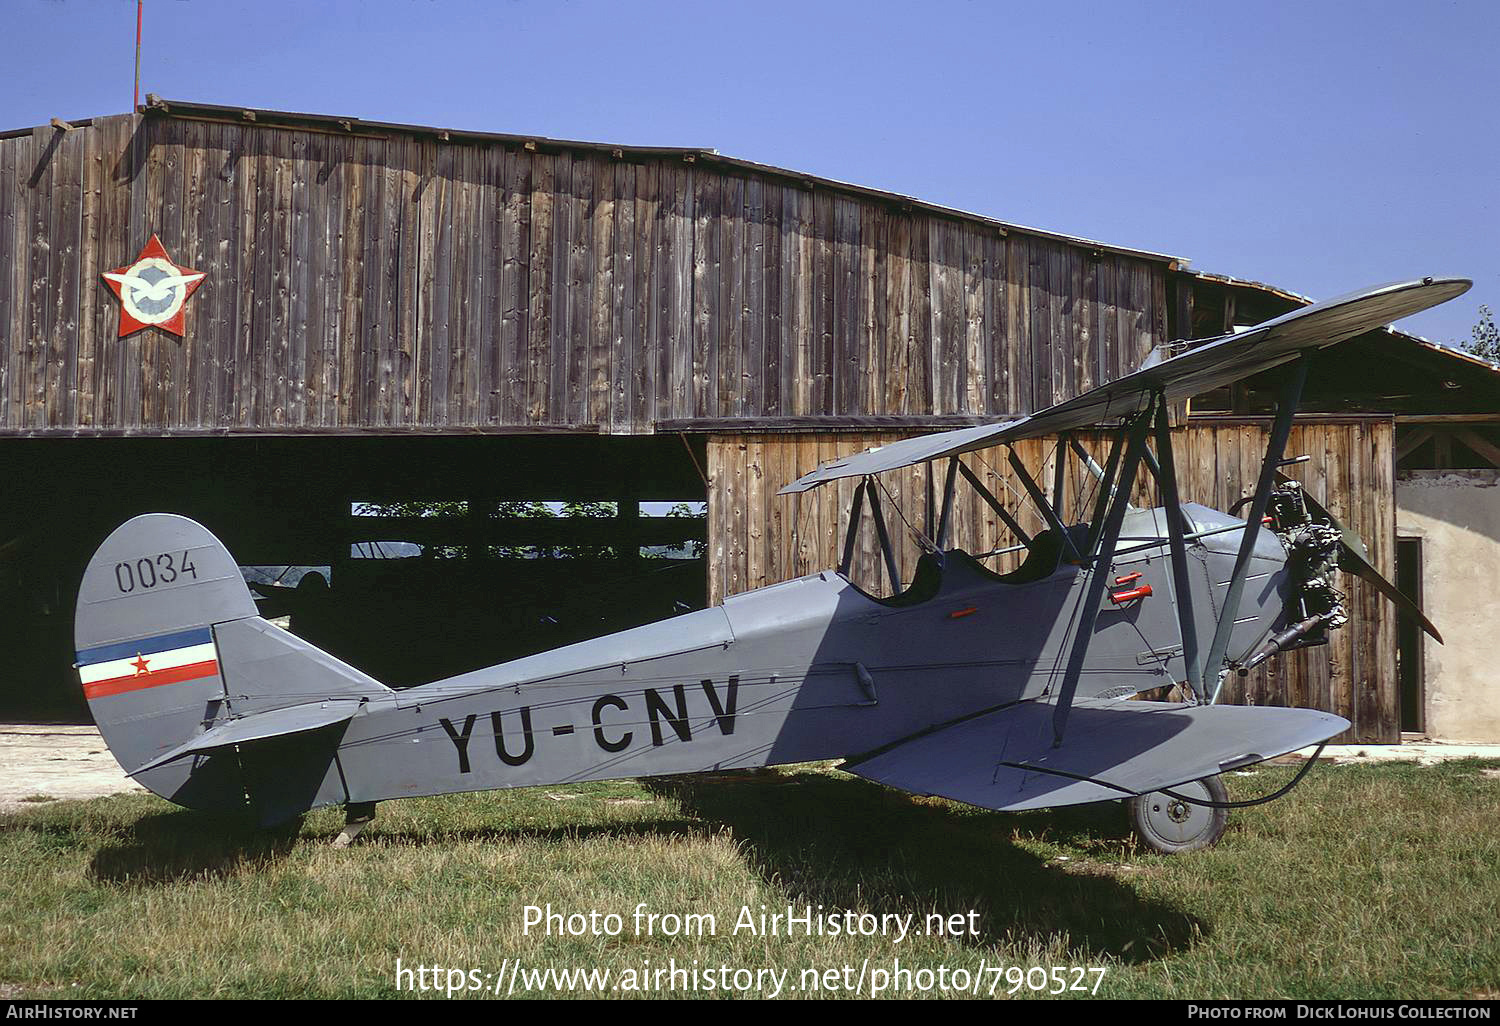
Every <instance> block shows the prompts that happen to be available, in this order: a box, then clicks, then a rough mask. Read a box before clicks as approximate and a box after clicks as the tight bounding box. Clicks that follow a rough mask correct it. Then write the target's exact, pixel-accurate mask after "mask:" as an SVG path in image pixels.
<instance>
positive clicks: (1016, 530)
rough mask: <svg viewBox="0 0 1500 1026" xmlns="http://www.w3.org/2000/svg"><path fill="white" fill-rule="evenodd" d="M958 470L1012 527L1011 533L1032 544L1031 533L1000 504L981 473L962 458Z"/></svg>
mask: <svg viewBox="0 0 1500 1026" xmlns="http://www.w3.org/2000/svg"><path fill="white" fill-rule="evenodd" d="M958 472H959V473H960V474H962V475H963V476H964V480H965V481H968V482H969V484H970V485H972V486H973V488H974V490H975V491H976V492H978V493H979V497H980V498H981V499H983V500H984V501H985V502H986V503H987V504H988V505H989V507H990V509H992V510H994V511H995V515H996V516H997V517H999V518H1000V520H1001V522H1003V523H1004V524H1005V526H1006V527H1007V528H1009V529H1010V533H1011V534H1013V535H1015V536H1016V537H1017V538H1018V539H1020V542H1021V544H1022V545H1030V544H1031V535H1029V534H1027V533H1026V532H1025V531H1023V530H1021V525H1020V524H1019V523H1017V522H1016V518H1015V517H1013V516H1011V515H1010V510H1008V509H1006V508H1005V507H1004V506H1002V505H1000V500H999V499H997V498H995V496H994V493H992V492H991V491H990V490H989V489H988V488H986V487H985V486H984V482H983V481H981V480H979V475H977V474H975V473H974V471H972V470H970V469H969V465H968V464H967V463H964V462H963V461H962V460H960V461H959V463H958Z"/></svg>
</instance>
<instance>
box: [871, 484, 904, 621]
mask: <svg viewBox="0 0 1500 1026" xmlns="http://www.w3.org/2000/svg"><path fill="white" fill-rule="evenodd" d="M865 483H866V484H868V485H869V486H870V487H869V488H867V489H865V490H866V492H868V493H869V496H870V516H871V517H873V518H874V520H875V537H876V538H878V539H879V540H880V551H881V553H883V554H884V555H885V572H886V573H887V574H888V575H889V576H890V579H891V594H892V595H894V594H896V593H897V592H899V591H900V590H901V571H900V570H898V569H897V568H896V553H895V552H894V551H893V550H892V549H891V536H890V535H889V534H887V533H886V530H885V514H884V513H882V512H881V511H880V489H878V488H876V487H875V479H874V478H872V477H867V478H865ZM897 512H898V513H899V512H900V510H897Z"/></svg>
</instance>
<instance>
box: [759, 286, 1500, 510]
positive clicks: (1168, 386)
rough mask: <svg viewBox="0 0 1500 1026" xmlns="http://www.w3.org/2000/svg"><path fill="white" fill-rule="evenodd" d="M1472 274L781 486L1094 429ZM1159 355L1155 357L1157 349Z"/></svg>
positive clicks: (1156, 366)
mask: <svg viewBox="0 0 1500 1026" xmlns="http://www.w3.org/2000/svg"><path fill="white" fill-rule="evenodd" d="M1471 284H1473V283H1472V282H1470V281H1469V280H1468V279H1466V278H1423V279H1422V280H1421V281H1408V282H1398V283H1395V284H1391V285H1379V286H1376V287H1374V288H1369V289H1364V290H1363V291H1360V292H1351V293H1349V294H1348V295H1346V296H1339V297H1338V298H1337V299H1329V300H1325V301H1324V302H1321V303H1314V304H1312V305H1311V306H1306V307H1303V308H1302V309H1300V310H1293V311H1292V312H1291V313H1289V314H1283V315H1282V316H1280V317H1277V318H1275V319H1274V320H1269V321H1266V322H1265V323H1263V324H1259V325H1257V326H1256V327H1254V328H1251V329H1249V330H1248V331H1242V332H1240V333H1239V334H1231V335H1222V336H1220V337H1218V338H1216V339H1211V340H1209V341H1207V342H1202V343H1198V344H1197V345H1196V346H1194V348H1191V349H1189V350H1187V351H1186V352H1184V353H1180V354H1178V355H1177V356H1173V357H1170V358H1168V359H1163V360H1157V361H1155V362H1153V360H1151V359H1148V360H1147V361H1146V363H1145V364H1144V365H1143V366H1142V367H1141V368H1140V369H1139V370H1136V371H1134V372H1132V373H1130V374H1127V375H1125V376H1124V377H1122V378H1118V379H1116V380H1114V381H1111V382H1109V383H1108V384H1106V385H1101V386H1099V387H1098V388H1095V389H1091V390H1090V391H1088V392H1085V393H1083V394H1082V395H1079V396H1075V397H1074V398H1072V399H1069V400H1068V401H1067V402H1063V403H1059V404H1057V405H1056V406H1053V407H1051V408H1049V409H1046V410H1043V411H1041V412H1040V413H1036V414H1033V415H1032V416H1030V417H1025V418H1023V419H1021V420H1013V421H1006V422H1003V423H999V424H981V425H979V426H977V427H968V428H960V429H958V430H957V431H943V432H939V433H936V434H931V435H922V436H920V437H917V438H908V439H904V440H902V441H899V442H893V443H891V444H890V445H886V446H882V447H880V448H878V449H870V450H867V451H865V452H861V453H856V454H855V455H853V456H846V457H844V458H843V459H839V460H835V461H833V462H830V463H826V464H824V465H822V466H820V467H819V468H818V469H817V470H814V471H812V472H811V473H809V474H804V475H803V476H802V477H800V478H798V479H797V480H796V481H794V482H792V483H791V484H789V485H787V486H786V487H785V488H783V489H782V492H783V493H785V492H804V491H807V490H808V489H810V488H816V487H817V486H818V485H820V484H823V483H824V482H826V481H833V480H836V479H838V478H841V477H862V476H864V475H866V474H878V473H881V472H882V471H886V470H895V469H897V468H899V467H906V466H910V465H912V464H914V463H923V462H926V461H927V460H933V459H941V458H942V457H944V456H956V455H958V454H960V453H965V452H972V451H973V450H975V449H984V448H988V447H989V446H992V445H998V444H999V443H1001V442H1010V441H1015V440H1017V439H1021V438H1035V437H1037V436H1038V435H1050V434H1055V433H1057V432H1059V431H1068V430H1071V429H1073V428H1082V427H1088V426H1090V425H1094V424H1100V423H1103V422H1105V421H1107V420H1111V419H1114V418H1118V417H1123V416H1126V415H1129V414H1132V413H1135V412H1137V411H1138V410H1142V409H1144V408H1145V407H1146V404H1147V403H1148V402H1149V401H1150V398H1151V396H1152V394H1153V393H1156V392H1162V393H1164V394H1165V395H1166V397H1167V401H1168V402H1175V401H1177V400H1180V399H1186V398H1189V397H1191V396H1194V395H1197V394H1199V393H1201V392H1208V391H1211V390H1213V389H1215V388H1219V387H1221V386H1223V385H1227V384H1230V383H1231V382H1235V381H1239V380H1240V379H1241V378H1246V377H1249V376H1250V375H1252V374H1258V373H1259V372H1261V371H1263V370H1269V369H1270V368H1272V367H1275V366H1277V365H1279V364H1283V363H1287V362H1288V361H1290V360H1293V359H1296V357H1297V356H1298V355H1299V354H1301V353H1303V352H1306V351H1308V350H1312V349H1321V348H1323V347H1325V346H1331V345H1333V344H1335V343H1337V342H1342V341H1344V340H1345V339H1349V338H1353V337H1354V336H1355V335H1359V334H1362V333H1364V332H1366V331H1369V330H1371V329H1372V328H1379V327H1382V326H1384V325H1386V324H1389V323H1391V322H1392V321H1395V320H1399V319H1400V318H1402V317H1408V316H1410V315H1411V314H1414V313H1418V312H1419V311H1422V310H1426V309H1427V308H1428V307H1431V306H1436V305H1437V304H1439V303H1443V302H1446V301H1448V300H1450V299H1452V298H1454V297H1455V296H1460V295H1462V294H1463V293H1465V292H1467V291H1468V289H1469V286H1470V285H1471ZM1153 355H1154V354H1153Z"/></svg>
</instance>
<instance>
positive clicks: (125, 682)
mask: <svg viewBox="0 0 1500 1026" xmlns="http://www.w3.org/2000/svg"><path fill="white" fill-rule="evenodd" d="M218 672H219V664H218V662H216V661H212V660H210V661H209V662H204V663H189V664H188V665H187V666H174V667H172V668H171V669H168V670H162V671H160V672H157V673H143V674H138V675H136V676H132V677H116V678H114V679H113V680H101V681H98V682H96V683H93V684H85V685H84V686H83V697H84V698H87V699H88V700H89V701H91V702H92V701H93V700H94V699H96V698H104V697H105V696H107V695H118V694H123V693H124V692H126V691H140V690H141V689H142V688H154V687H156V686H157V685H159V684H180V683H182V682H183V681H186V680H202V679H204V678H206V677H212V676H215V675H216V674H217V673H218Z"/></svg>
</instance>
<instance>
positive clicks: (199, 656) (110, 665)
mask: <svg viewBox="0 0 1500 1026" xmlns="http://www.w3.org/2000/svg"><path fill="white" fill-rule="evenodd" d="M218 672H219V658H218V652H217V651H216V650H215V648H214V645H213V643H212V642H209V643H207V644H203V645H188V646H186V647H184V648H177V649H171V650H169V651H165V652H151V653H147V652H139V653H136V654H135V655H133V656H131V657H129V658H126V659H112V660H110V661H109V662H107V663H92V664H89V665H87V666H80V667H78V679H79V680H80V681H81V682H82V683H83V694H84V697H85V698H87V699H89V700H90V701H92V700H93V699H95V698H102V697H104V696H106V695H118V694H121V693H123V692H126V691H139V690H141V689H142V688H154V687H157V686H158V685H161V684H179V683H181V682H183V681H189V680H201V679H202V678H204V677H212V676H214V675H216V674H217V673H218Z"/></svg>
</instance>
